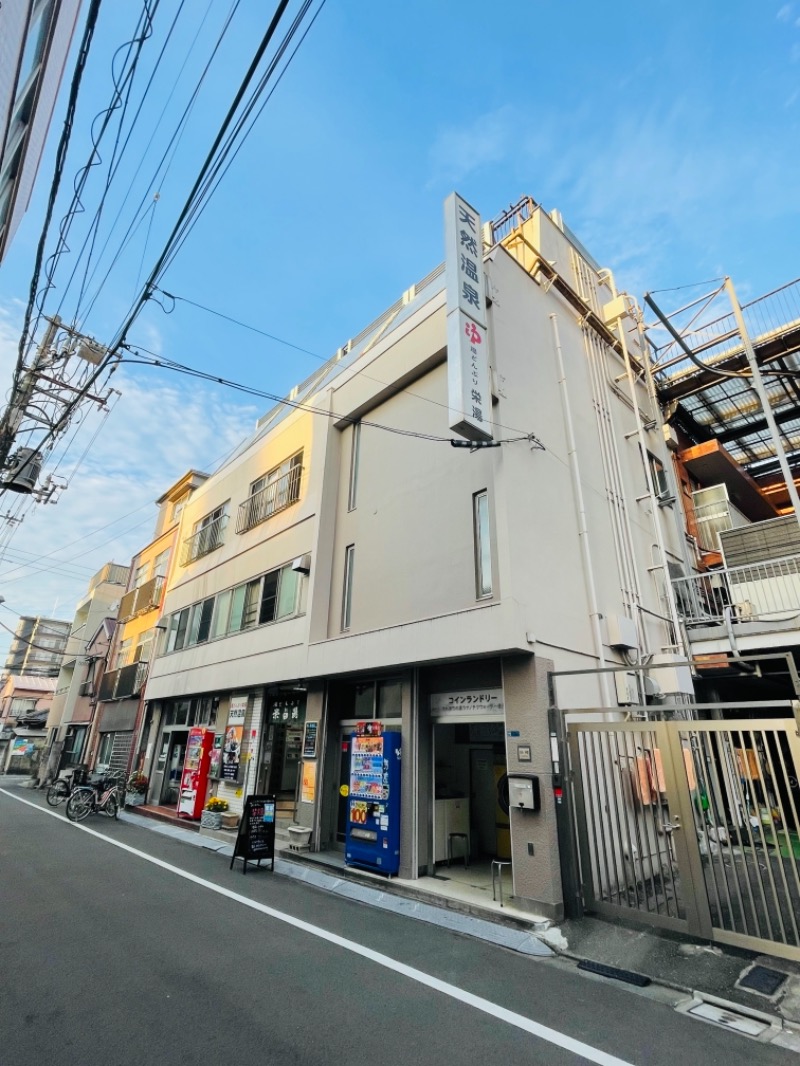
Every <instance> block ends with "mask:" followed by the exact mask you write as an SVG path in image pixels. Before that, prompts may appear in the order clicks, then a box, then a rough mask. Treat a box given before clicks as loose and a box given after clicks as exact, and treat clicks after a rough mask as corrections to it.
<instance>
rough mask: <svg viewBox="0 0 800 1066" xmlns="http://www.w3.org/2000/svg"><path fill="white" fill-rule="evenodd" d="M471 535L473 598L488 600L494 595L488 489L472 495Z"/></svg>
mask: <svg viewBox="0 0 800 1066" xmlns="http://www.w3.org/2000/svg"><path fill="white" fill-rule="evenodd" d="M472 535H473V551H474V558H475V598H476V599H478V600H488V599H491V597H492V596H493V595H494V575H493V573H492V536H491V513H490V510H489V490H488V489H481V490H480V491H479V492H475V493H473V496H472ZM487 577H488V581H487Z"/></svg>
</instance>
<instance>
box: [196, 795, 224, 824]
mask: <svg viewBox="0 0 800 1066" xmlns="http://www.w3.org/2000/svg"><path fill="white" fill-rule="evenodd" d="M227 809H228V801H227V800H225V799H221V798H220V797H219V796H212V797H211V799H210V800H209V801H208V803H206V806H205V810H204V811H203V813H202V814H201V815H200V826H201V828H202V829H222V816H223V814H224V813H225V811H227Z"/></svg>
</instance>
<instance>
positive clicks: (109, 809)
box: [103, 795, 119, 818]
mask: <svg viewBox="0 0 800 1066" xmlns="http://www.w3.org/2000/svg"><path fill="white" fill-rule="evenodd" d="M103 814H107V815H108V817H109V818H116V817H117V815H118V814H119V803H118V802H117V797H116V796H114V795H112V796H109V797H108V799H107V800H106V802H105V804H104V805H103Z"/></svg>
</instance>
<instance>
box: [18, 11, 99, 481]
mask: <svg viewBox="0 0 800 1066" xmlns="http://www.w3.org/2000/svg"><path fill="white" fill-rule="evenodd" d="M100 3H101V0H91V3H90V6H89V11H88V13H87V16H86V24H85V26H84V29H83V38H82V40H81V44H80V48H79V49H78V57H77V60H76V62H75V70H74V72H73V75H72V82H71V84H70V90H69V100H68V102H67V113H66V115H65V116H64V126H63V128H62V130H61V137H60V138H59V142H58V148H57V149H56V160H55V164H54V167H53V177H52V179H51V181H50V196H49V197H48V200H47V207H46V209H45V216H44V224H43V225H42V230H41V233H40V235H39V243H38V244H37V247H36V259H35V261H34V267H33V277H32V278H31V285H30V290H29V293H28V305H27V307H26V308H25V317H24V319H23V325H22V332H21V334H20V340H19V348H18V352H17V364H16V368H15V370H14V382H15V383H16V381H17V379H18V377H19V374H20V373H21V372H22V367H23V365H24V363H25V349H26V345H27V342H28V335H29V330H30V324H31V318H32V317H33V309H34V305H35V301H36V293H37V290H38V288H39V276H40V274H41V270H42V262H43V260H44V248H45V244H46V243H47V236H48V233H49V230H50V222H51V221H52V218H53V210H54V209H55V203H56V197H57V196H58V190H59V188H60V186H61V178H62V176H63V173H64V165H65V163H66V156H67V150H68V148H69V142H70V139H71V137H72V130H73V125H74V121H75V108H76V106H77V101H78V93H79V91H80V87H81V82H82V80H83V74H84V71H85V69H86V62H87V59H88V58H89V50H90V48H91V44H92V38H93V37H94V31H95V27H96V25H97V16H98V14H99V12H100ZM11 443H13V442H6V441H4V440H0V464H1V463H2V462H4V461H5V459H6V457H7V455H8V451H9V450H10V444H11Z"/></svg>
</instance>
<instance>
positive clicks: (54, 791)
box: [45, 779, 69, 807]
mask: <svg viewBox="0 0 800 1066" xmlns="http://www.w3.org/2000/svg"><path fill="white" fill-rule="evenodd" d="M68 796H69V785H68V784H67V782H66V781H62V780H60V779H59V780H58V781H54V782H53V783H52V785H51V786H50V788H48V790H47V795H46V797H45V798H46V800H47V802H48V803H49V804H50V806H51V807H57V806H58V805H59V804H60V803H63V802H64V800H65V799H67V797H68Z"/></svg>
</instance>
